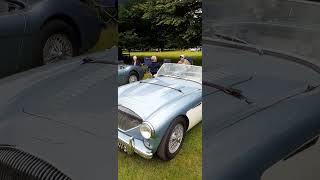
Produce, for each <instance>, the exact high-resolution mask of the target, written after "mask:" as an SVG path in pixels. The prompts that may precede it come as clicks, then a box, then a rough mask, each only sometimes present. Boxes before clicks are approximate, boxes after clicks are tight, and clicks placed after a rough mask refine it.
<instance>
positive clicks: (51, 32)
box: [0, 0, 103, 77]
mask: <svg viewBox="0 0 320 180" xmlns="http://www.w3.org/2000/svg"><path fill="white" fill-rule="evenodd" d="M102 27H103V26H102V23H101V22H100V20H98V18H97V15H96V12H95V11H94V10H93V9H92V8H90V7H89V6H88V4H87V3H86V2H85V1H81V0H68V1H64V0H5V1H1V2H0V56H1V61H0V67H1V69H0V77H4V76H6V75H9V74H12V73H15V72H18V71H22V70H25V69H29V68H31V67H34V66H37V65H42V64H47V63H51V62H55V61H58V60H60V59H65V58H67V57H72V56H75V55H78V54H79V53H81V52H84V51H86V50H88V49H89V48H91V47H92V46H94V45H95V43H96V42H97V40H98V38H99V36H100V32H101V29H102Z"/></svg>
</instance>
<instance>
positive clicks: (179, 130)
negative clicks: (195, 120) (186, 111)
mask: <svg viewBox="0 0 320 180" xmlns="http://www.w3.org/2000/svg"><path fill="white" fill-rule="evenodd" d="M183 135H184V127H183V125H182V124H177V125H176V126H175V127H174V129H173V131H172V133H171V136H170V139H169V144H168V146H169V147H168V150H169V152H170V153H171V154H174V153H175V152H176V151H177V150H178V149H179V147H180V145H181V143H182V140H183Z"/></svg>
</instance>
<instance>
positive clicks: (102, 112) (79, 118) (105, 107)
mask: <svg viewBox="0 0 320 180" xmlns="http://www.w3.org/2000/svg"><path fill="white" fill-rule="evenodd" d="M61 66H63V68H64V70H61V72H59V73H51V75H50V76H43V78H41V79H40V80H38V81H37V82H36V83H32V84H31V85H25V86H26V87H27V88H24V89H22V90H20V91H19V92H16V93H14V95H12V96H11V98H10V99H9V100H8V101H6V102H9V103H6V104H5V105H3V106H0V107H2V108H1V111H0V112H1V113H0V144H7V145H12V146H14V148H16V149H19V150H21V151H23V152H26V153H29V154H31V155H33V156H35V157H37V158H40V159H41V160H43V161H45V162H47V163H49V164H51V165H52V166H54V167H55V168H57V169H58V170H60V171H61V172H62V173H64V174H65V175H66V176H68V177H69V178H71V179H84V180H85V179H106V178H107V177H108V175H109V174H110V173H112V172H114V171H116V168H110V167H108V162H111V161H115V162H116V155H115V154H108V153H107V152H110V149H114V148H113V147H109V145H110V144H111V143H110V142H113V141H114V139H115V136H116V134H117V133H116V131H108V130H106V128H107V127H110V126H112V125H113V124H114V125H115V124H116V121H114V119H116V117H113V116H112V114H116V113H115V112H116V104H113V103H112V102H114V100H112V97H116V93H117V92H116V90H117V86H116V70H117V69H116V66H115V65H108V64H89V63H88V64H82V62H81V61H79V60H75V61H74V62H72V63H69V65H65V64H63V65H61ZM52 68H53V67H52ZM55 68H57V67H55ZM57 69H59V68H57ZM48 71H52V70H48ZM36 73H43V72H41V70H40V71H39V72H36ZM36 73H31V74H32V75H35V74H36ZM28 77H30V76H29V75H27V76H26V78H28ZM11 79H12V78H11ZM16 79H17V80H18V81H23V80H21V79H23V78H21V79H20V78H16ZM6 81H8V80H6ZM9 82H10V81H9ZM9 84H10V83H9ZM7 86H8V87H10V86H9V85H7ZM0 89H1V88H0ZM1 90H3V91H5V93H7V94H9V92H7V90H4V89H1ZM13 91H14V90H13ZM113 107H114V108H113ZM112 108H113V109H112ZM112 127H113V126H112Z"/></svg>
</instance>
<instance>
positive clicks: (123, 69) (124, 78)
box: [118, 65, 144, 86]
mask: <svg viewBox="0 0 320 180" xmlns="http://www.w3.org/2000/svg"><path fill="white" fill-rule="evenodd" d="M131 72H134V73H136V74H137V75H138V80H141V79H142V78H143V76H144V71H143V69H142V68H141V66H132V65H118V85H119V86H120V85H124V84H127V83H128V79H129V75H130V73H131Z"/></svg>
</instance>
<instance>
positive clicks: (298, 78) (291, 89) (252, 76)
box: [203, 45, 320, 135]
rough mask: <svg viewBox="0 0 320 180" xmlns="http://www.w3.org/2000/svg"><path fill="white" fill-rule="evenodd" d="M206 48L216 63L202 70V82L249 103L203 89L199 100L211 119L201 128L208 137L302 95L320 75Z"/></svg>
mask: <svg viewBox="0 0 320 180" xmlns="http://www.w3.org/2000/svg"><path fill="white" fill-rule="evenodd" d="M207 48H210V50H211V51H212V52H214V53H215V55H214V59H215V60H216V61H214V63H210V64H207V66H204V73H203V74H204V75H203V77H204V79H205V80H206V81H209V82H213V83H215V84H219V85H222V86H225V87H232V88H235V89H237V90H240V91H241V92H242V95H243V96H244V97H246V98H247V99H248V100H249V102H250V103H248V102H246V101H245V100H243V99H242V100H241V99H239V98H237V97H233V96H231V95H228V94H226V93H223V92H222V91H219V90H217V89H215V88H212V87H209V86H204V88H203V98H204V101H207V102H210V107H211V108H210V109H211V110H210V111H208V113H207V114H209V115H207V116H210V118H211V119H214V120H211V121H209V122H207V125H205V126H204V129H206V128H210V131H207V132H209V133H210V135H214V134H216V133H218V132H219V131H221V130H222V129H224V128H226V127H228V126H231V125H232V124H234V123H236V122H237V121H239V120H241V119H243V118H246V117H248V116H250V115H252V114H254V113H256V112H258V111H260V110H261V109H263V108H264V107H267V106H270V105H272V104H273V103H276V102H277V101H281V100H283V99H286V98H288V97H290V96H293V95H295V94H299V93H303V92H304V91H306V90H307V88H308V86H314V85H319V84H320V75H319V74H318V73H316V72H314V71H313V70H312V69H310V68H308V67H305V66H303V65H301V64H297V63H293V62H290V61H286V60H284V59H280V58H276V57H271V56H268V55H265V56H259V55H258V54H255V53H249V52H245V51H241V50H236V49H230V48H229V49H228V48H222V47H217V46H210V45H209V46H207ZM208 58H209V57H208ZM270 71H272V72H273V73H270Z"/></svg>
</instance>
